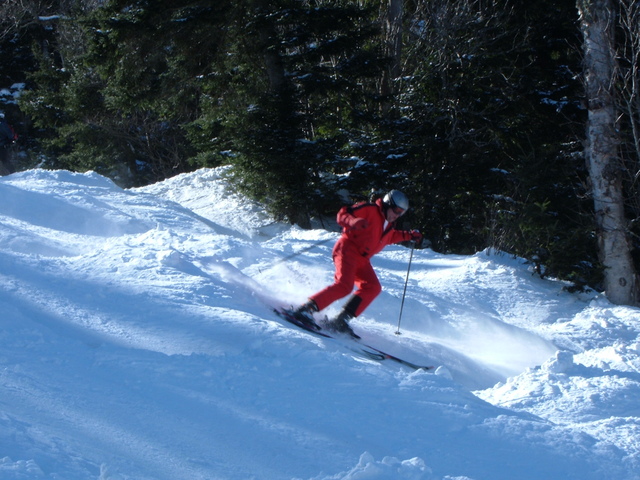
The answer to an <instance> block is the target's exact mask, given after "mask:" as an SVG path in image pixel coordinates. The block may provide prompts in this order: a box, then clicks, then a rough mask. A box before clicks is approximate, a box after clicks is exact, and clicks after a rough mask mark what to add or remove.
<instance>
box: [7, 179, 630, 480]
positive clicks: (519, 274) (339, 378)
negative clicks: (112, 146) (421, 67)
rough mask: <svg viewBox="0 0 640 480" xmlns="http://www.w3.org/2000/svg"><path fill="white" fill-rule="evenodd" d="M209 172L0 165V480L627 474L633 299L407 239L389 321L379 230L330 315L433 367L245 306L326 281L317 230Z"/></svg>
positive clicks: (390, 295)
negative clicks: (127, 174)
mask: <svg viewBox="0 0 640 480" xmlns="http://www.w3.org/2000/svg"><path fill="white" fill-rule="evenodd" d="M226 173H227V171H226V170H225V169H224V168H219V169H203V170H200V171H197V172H195V173H192V174H187V175H180V176H178V177H175V178H172V179H170V180H167V181H165V182H162V183H159V184H156V185H152V186H149V187H146V188H141V189H132V190H123V189H120V188H119V187H117V186H116V185H115V184H113V183H112V182H111V181H110V180H108V179H106V178H104V177H101V176H99V175H97V174H95V173H86V174H78V173H71V172H67V171H45V170H32V171H27V172H21V173H16V174H13V175H10V176H7V177H3V178H1V179H0V312H1V313H0V479H20V480H22V479H29V480H30V479H43V478H49V479H64V480H74V479H82V480H84V479H100V480H107V479H110V480H123V479H135V480H144V479H167V480H169V479H170V480H176V479H188V480H196V479H208V480H209V479H309V480H311V479H313V480H336V479H340V480H366V479H376V480H378V479H381V480H398V479H400V480H403V479H407V480H436V479H438V480H501V479H505V480H512V479H518V480H568V479H576V480H605V479H606V480H608V479H616V480H638V479H640V453H639V452H640V401H639V399H640V336H639V331H640V310H639V309H637V308H631V307H623V306H615V305H612V304H611V303H609V302H608V301H607V300H606V299H605V298H604V297H603V296H601V295H598V294H596V293H595V292H588V293H582V294H572V293H568V292H567V291H565V290H564V289H563V287H564V286H565V285H564V284H563V283H562V282H560V281H554V280H548V279H547V280H541V279H540V278H538V277H536V276H535V275H534V274H533V273H532V271H531V269H530V267H529V266H528V265H527V264H526V263H525V262H524V261H523V260H521V259H517V258H511V257H509V256H505V255H501V254H499V253H496V252H491V251H485V252H479V253H477V254H476V255H471V256H458V255H442V254H438V253H436V252H433V251H431V250H428V249H425V250H416V251H415V252H414V256H413V262H412V267H411V273H410V276H409V282H408V287H407V296H406V301H405V305H404V310H403V314H402V318H401V319H399V318H398V316H399V309H400V302H401V298H402V291H403V287H404V280H405V276H406V272H407V262H408V260H409V254H410V252H409V250H408V249H407V248H405V247H402V246H391V247H388V248H387V249H386V250H385V251H384V252H382V253H381V254H380V255H378V256H377V257H375V258H374V260H373V263H374V267H375V268H376V270H377V272H378V274H379V277H380V279H381V282H382V284H383V287H384V291H383V293H382V294H381V295H380V297H378V299H376V301H375V302H374V303H373V304H372V305H371V307H370V308H369V309H368V310H367V311H366V312H365V313H364V314H363V315H362V316H361V317H360V318H358V319H356V320H355V321H354V322H353V324H352V325H353V327H354V329H355V330H356V331H357V332H358V333H359V334H361V335H362V337H363V339H364V340H365V341H366V342H368V343H370V344H372V345H374V346H377V347H379V348H382V349H385V350H388V351H389V353H393V354H396V355H398V356H400V357H402V358H406V359H407V360H410V361H413V362H415V363H420V364H424V363H426V364H433V365H435V366H437V367H438V368H437V370H435V373H433V372H425V371H413V370H410V369H408V368H406V367H403V366H401V365H399V364H395V363H389V362H382V363H379V362H375V361H372V360H367V359H364V358H361V357H359V356H358V355H356V354H355V353H354V352H353V351H351V350H349V349H348V348H345V346H344V344H343V343H341V342H338V341H332V340H327V339H323V338H320V337H317V336H312V335H309V334H307V333H305V332H303V331H300V330H297V329H296V328H295V327H292V326H290V325H288V324H285V323H283V322H282V321H281V320H279V319H278V318H277V317H276V316H274V315H273V314H272V313H271V311H270V307H269V305H277V304H286V303H293V304H297V303H298V302H302V301H304V300H305V298H306V297H307V295H310V294H311V293H314V292H315V291H316V290H317V289H319V288H321V287H323V286H325V285H326V284H327V283H329V282H330V281H331V279H332V276H333V267H332V264H331V258H330V257H331V255H330V252H331V248H332V244H333V240H334V239H336V238H337V234H336V233H333V232H327V231H326V230H322V229H316V230H308V231H305V230H302V229H300V228H298V227H295V226H293V227H292V226H288V225H283V224H278V223H276V222H274V221H273V220H272V219H270V218H269V217H268V215H266V214H265V213H264V212H263V211H262V210H261V209H260V208H259V207H258V206H257V205H255V204H253V203H251V202H249V201H247V200H246V199H244V198H243V197H242V196H240V195H238V194H234V193H233V192H232V191H230V190H229V187H228V186H227V182H226V180H225V175H226ZM427 236H428V235H427ZM338 308H339V305H338V304H336V305H334V306H332V307H330V308H329V309H328V312H326V313H327V314H329V315H332V314H335V313H336V312H337V309H338ZM399 320H400V331H401V334H400V335H396V334H395V332H396V330H397V329H398V323H399Z"/></svg>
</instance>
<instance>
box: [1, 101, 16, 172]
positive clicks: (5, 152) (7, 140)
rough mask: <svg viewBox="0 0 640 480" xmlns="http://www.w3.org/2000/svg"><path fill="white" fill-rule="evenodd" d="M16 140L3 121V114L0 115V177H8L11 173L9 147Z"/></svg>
mask: <svg viewBox="0 0 640 480" xmlns="http://www.w3.org/2000/svg"><path fill="white" fill-rule="evenodd" d="M17 139H18V135H17V134H16V132H14V131H13V128H11V125H9V124H8V123H7V122H6V121H5V119H4V113H0V175H8V174H9V173H11V170H12V168H11V162H10V152H9V147H11V146H12V145H13V144H14V143H15V142H16V140H17Z"/></svg>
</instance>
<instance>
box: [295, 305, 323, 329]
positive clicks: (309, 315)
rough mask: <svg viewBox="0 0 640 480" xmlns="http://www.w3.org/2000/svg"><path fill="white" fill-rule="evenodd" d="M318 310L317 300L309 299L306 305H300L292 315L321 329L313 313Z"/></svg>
mask: <svg viewBox="0 0 640 480" xmlns="http://www.w3.org/2000/svg"><path fill="white" fill-rule="evenodd" d="M316 312H318V305H316V302H314V301H313V300H309V301H308V302H307V303H305V304H304V305H302V306H300V307H298V308H297V309H295V310H292V311H291V316H292V317H293V318H295V319H296V320H298V321H299V322H302V323H304V324H306V325H309V326H311V327H313V328H315V329H316V330H320V326H319V325H318V324H317V323H316V321H315V319H314V318H313V314H314V313H316Z"/></svg>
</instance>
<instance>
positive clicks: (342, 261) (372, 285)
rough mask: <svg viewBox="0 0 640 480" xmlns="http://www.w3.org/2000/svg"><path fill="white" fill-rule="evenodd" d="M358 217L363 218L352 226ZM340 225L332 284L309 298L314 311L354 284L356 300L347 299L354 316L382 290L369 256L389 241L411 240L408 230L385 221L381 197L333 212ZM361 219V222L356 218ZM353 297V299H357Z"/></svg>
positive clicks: (335, 298) (347, 291)
mask: <svg viewBox="0 0 640 480" xmlns="http://www.w3.org/2000/svg"><path fill="white" fill-rule="evenodd" d="M359 219H364V220H365V221H366V223H365V225H366V227H365V228H362V224H360V225H358V227H360V228H358V227H356V228H354V226H355V224H356V223H357V222H359ZM337 220H338V224H339V225H340V226H341V227H342V236H341V237H340V239H339V240H338V241H337V242H336V244H335V246H334V247H333V262H334V264H335V267H336V273H335V276H334V283H333V284H332V285H329V286H328V287H326V288H325V289H323V290H321V291H319V292H318V293H316V294H315V295H312V296H311V297H310V299H311V300H313V301H314V302H315V303H316V305H317V306H318V310H322V309H324V308H326V307H328V306H329V305H331V304H332V303H333V302H335V301H336V300H339V299H341V298H343V297H346V296H347V295H349V294H350V293H351V292H352V290H353V286H354V284H355V285H356V287H357V289H356V291H355V296H356V297H358V299H359V302H358V301H356V302H355V303H352V302H349V303H351V304H352V305H353V306H354V311H352V312H350V313H351V314H352V315H353V316H354V317H357V316H358V315H360V314H361V313H362V312H363V311H364V310H365V309H366V308H367V307H368V306H369V305H370V304H371V302H372V301H373V300H374V299H375V298H376V297H377V296H378V294H379V293H380V292H381V291H382V287H381V286H380V281H379V280H378V277H377V276H376V273H375V272H374V270H373V267H372V266H371V262H370V259H371V257H373V256H374V255H375V254H376V253H378V252H380V251H381V250H382V249H383V248H384V247H385V246H387V245H389V244H391V243H399V242H404V241H408V240H411V239H412V235H411V232H408V231H402V230H396V229H395V228H394V224H387V226H386V228H385V222H386V219H385V215H384V210H383V207H382V199H379V200H377V201H376V203H359V204H356V205H352V206H350V207H343V208H341V209H340V211H339V212H338V215H337ZM360 222H361V221H360ZM358 299H357V300H358Z"/></svg>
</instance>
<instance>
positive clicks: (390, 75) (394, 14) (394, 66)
mask: <svg viewBox="0 0 640 480" xmlns="http://www.w3.org/2000/svg"><path fill="white" fill-rule="evenodd" d="M388 1H389V6H388V8H387V11H386V18H385V19H384V22H383V23H384V33H385V43H386V50H387V55H389V57H390V59H391V65H389V68H387V69H386V70H385V72H384V76H383V78H382V87H381V91H380V93H381V94H382V95H383V96H386V95H391V94H393V93H395V91H396V88H395V87H394V82H395V81H396V79H397V78H398V77H400V75H402V22H403V15H404V0H388Z"/></svg>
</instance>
